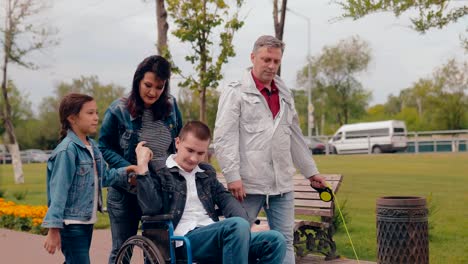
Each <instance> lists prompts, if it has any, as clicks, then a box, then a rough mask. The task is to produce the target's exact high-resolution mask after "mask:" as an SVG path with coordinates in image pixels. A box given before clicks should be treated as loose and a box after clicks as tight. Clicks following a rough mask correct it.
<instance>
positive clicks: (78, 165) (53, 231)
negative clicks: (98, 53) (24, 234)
mask: <svg viewBox="0 0 468 264" xmlns="http://www.w3.org/2000/svg"><path fill="white" fill-rule="evenodd" d="M59 114H60V123H61V125H62V127H61V131H60V138H61V142H60V144H59V145H58V146H57V147H56V148H55V150H54V151H53V152H52V155H51V157H50V158H49V161H48V162H47V204H48V206H49V209H48V211H47V214H46V216H45V218H44V221H43V223H42V226H43V227H46V228H49V232H48V234H47V237H46V240H45V243H44V248H45V249H46V251H47V252H49V253H50V254H54V253H55V251H56V250H60V248H61V249H62V252H63V255H64V256H65V262H66V263H79V264H86V263H90V260H89V248H90V245H91V238H92V234H93V225H94V223H96V220H97V217H96V212H97V210H99V211H101V209H102V208H101V207H102V194H101V187H106V186H111V185H126V184H128V183H127V173H128V172H130V171H134V170H135V169H136V166H128V167H125V168H119V169H111V170H107V169H106V164H105V163H104V160H103V158H102V154H101V152H100V151H99V149H98V147H97V144H96V143H95V142H94V141H93V140H92V139H91V138H89V137H88V135H89V134H93V133H95V132H96V130H97V126H98V119H99V118H98V112H97V105H96V101H94V99H93V98H92V97H91V96H88V95H83V94H77V93H72V94H68V95H67V96H65V97H64V98H63V99H62V101H61V103H60V108H59Z"/></svg>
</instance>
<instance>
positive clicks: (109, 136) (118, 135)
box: [99, 96, 182, 168]
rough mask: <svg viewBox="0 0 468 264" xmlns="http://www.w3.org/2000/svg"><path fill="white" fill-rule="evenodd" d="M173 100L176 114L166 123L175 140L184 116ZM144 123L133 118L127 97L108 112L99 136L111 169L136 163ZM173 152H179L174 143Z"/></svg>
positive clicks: (172, 98)
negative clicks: (136, 150) (136, 149)
mask: <svg viewBox="0 0 468 264" xmlns="http://www.w3.org/2000/svg"><path fill="white" fill-rule="evenodd" d="M171 100H172V106H173V111H171V113H170V115H169V116H168V117H167V118H166V119H165V120H163V122H164V124H165V125H166V126H167V128H168V129H169V131H170V132H171V136H172V138H173V139H174V138H176V137H177V136H178V135H179V131H180V129H182V117H181V114H180V111H179V108H178V107H177V103H176V100H175V98H174V97H172V96H171ZM141 122H142V121H141V116H138V117H136V118H134V117H132V116H131V115H130V112H129V111H128V109H127V101H126V99H124V98H120V99H117V100H115V101H114V102H113V103H112V104H111V105H110V106H109V108H108V109H107V110H106V113H105V114H104V119H103V121H102V125H101V131H100V135H99V149H100V150H101V151H102V155H103V157H104V160H105V161H106V162H107V164H109V167H111V168H119V167H124V166H128V165H131V164H136V155H135V148H136V145H137V144H138V131H139V130H140V129H141ZM169 153H171V154H173V153H175V143H174V141H173V142H172V144H171V147H170V149H169Z"/></svg>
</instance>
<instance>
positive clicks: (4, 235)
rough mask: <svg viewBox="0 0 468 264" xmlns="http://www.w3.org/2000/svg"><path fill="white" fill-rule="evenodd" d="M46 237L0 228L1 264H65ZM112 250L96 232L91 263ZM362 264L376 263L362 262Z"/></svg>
mask: <svg viewBox="0 0 468 264" xmlns="http://www.w3.org/2000/svg"><path fill="white" fill-rule="evenodd" d="M44 239H45V237H44V236H40V235H32V234H29V233H25V232H18V231H12V230H8V229H1V228H0V256H1V260H2V261H1V263H14V264H29V263H33V264H42V263H44V264H45V263H47V264H49V263H63V255H62V253H61V252H56V253H55V254H54V255H50V254H49V253H47V252H46V251H45V250H44V248H43V244H44ZM110 248H111V234H110V230H109V229H100V230H94V233H93V241H92V244H91V252H90V257H91V263H93V264H106V263H107V258H108V256H109V251H110ZM306 263H307V264H318V263H326V264H355V263H357V261H355V260H349V259H336V260H333V261H324V260H323V257H319V256H311V255H309V256H307V257H305V258H303V259H302V260H301V262H300V263H298V264H306ZM360 263H362V264H372V263H375V262H367V261H361V262H360Z"/></svg>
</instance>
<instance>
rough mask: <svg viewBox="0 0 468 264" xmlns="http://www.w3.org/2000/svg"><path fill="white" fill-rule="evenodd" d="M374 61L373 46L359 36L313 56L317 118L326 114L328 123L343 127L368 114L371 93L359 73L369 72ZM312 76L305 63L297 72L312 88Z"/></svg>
mask: <svg viewBox="0 0 468 264" xmlns="http://www.w3.org/2000/svg"><path fill="white" fill-rule="evenodd" d="M370 60H371V51H370V48H369V45H368V44H367V42H365V41H364V40H361V39H360V38H359V37H357V36H356V37H351V38H349V39H345V40H341V41H340V42H339V43H338V44H336V45H333V46H325V47H324V48H323V49H322V52H321V53H320V54H319V55H317V56H315V57H312V58H311V59H310V64H311V69H312V70H311V74H312V80H313V90H312V101H313V102H312V103H313V104H314V109H315V111H314V120H315V121H317V120H319V118H321V117H322V115H323V116H324V117H325V120H326V122H327V123H332V124H337V125H338V126H339V125H342V124H346V123H348V122H349V121H350V120H352V119H359V118H361V117H362V116H364V115H365V113H366V110H365V108H366V106H367V104H368V102H369V100H370V98H371V93H370V92H369V91H366V90H365V89H364V88H363V87H362V85H361V83H360V82H359V81H358V80H357V78H356V77H355V75H356V74H358V73H360V72H363V71H365V70H366V69H367V66H368V64H369V62H370ZM308 75H309V70H308V66H305V67H304V68H303V69H302V70H301V71H300V72H299V73H298V74H297V82H298V84H299V85H301V86H303V87H309V85H310V84H309V83H308ZM317 123H318V122H316V125H317ZM322 131H324V128H322Z"/></svg>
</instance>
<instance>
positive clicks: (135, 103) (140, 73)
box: [127, 55, 172, 120]
mask: <svg viewBox="0 0 468 264" xmlns="http://www.w3.org/2000/svg"><path fill="white" fill-rule="evenodd" d="M147 72H152V73H154V74H155V75H156V77H157V78H159V79H160V80H162V81H166V82H165V84H164V90H163V92H162V93H161V96H160V97H159V99H158V100H157V101H156V102H155V103H154V104H153V105H152V106H151V111H152V112H153V118H154V120H160V119H163V118H165V117H167V116H168V115H169V114H170V113H171V108H172V104H171V102H170V100H169V79H170V78H171V64H170V63H169V62H168V61H167V60H166V59H165V58H163V57H161V56H158V55H153V56H149V57H147V58H146V59H144V60H143V61H142V62H141V63H140V64H139V65H138V67H137V69H136V71H135V74H134V75H133V83H132V91H131V92H130V96H129V97H128V100H127V108H128V111H129V112H130V114H131V115H132V117H136V116H138V115H141V114H142V113H143V110H144V103H143V99H141V96H140V82H141V80H143V77H144V76H145V73H147Z"/></svg>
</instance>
